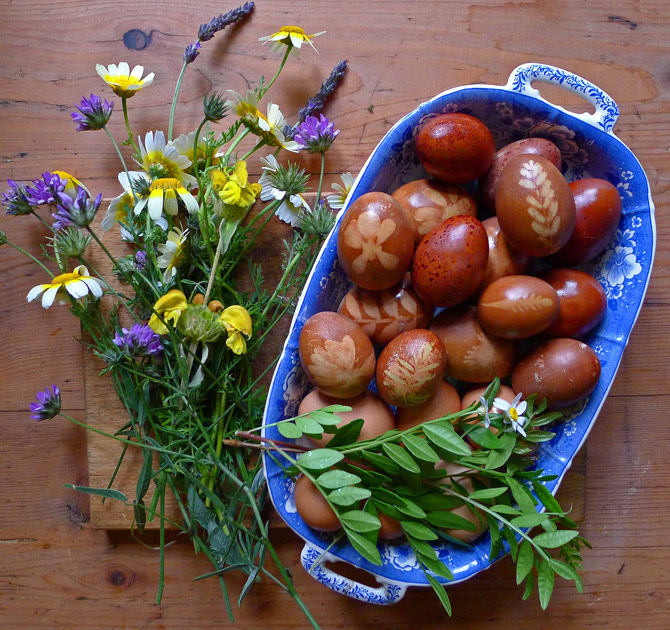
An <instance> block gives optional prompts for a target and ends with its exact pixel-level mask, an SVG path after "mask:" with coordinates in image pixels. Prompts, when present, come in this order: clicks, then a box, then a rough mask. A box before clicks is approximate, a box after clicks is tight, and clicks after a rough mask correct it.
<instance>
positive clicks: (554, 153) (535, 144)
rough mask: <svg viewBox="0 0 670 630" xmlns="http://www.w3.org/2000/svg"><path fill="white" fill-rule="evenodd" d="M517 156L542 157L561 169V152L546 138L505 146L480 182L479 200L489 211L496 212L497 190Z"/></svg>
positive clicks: (495, 156)
mask: <svg viewBox="0 0 670 630" xmlns="http://www.w3.org/2000/svg"><path fill="white" fill-rule="evenodd" d="M517 155H541V156H542V157H545V158H547V159H548V160H549V161H550V162H551V163H552V164H553V165H554V166H555V167H556V168H557V169H559V170H560V168H561V152H560V151H559V149H558V147H557V146H556V145H555V144H554V143H553V142H551V141H550V140H547V139H546V138H524V139H523V140H517V141H516V142H512V143H511V144H508V145H505V146H504V147H503V148H502V149H500V150H499V151H496V153H495V155H494V156H493V164H491V168H490V169H489V170H488V172H487V173H486V175H484V177H482V178H481V179H480V180H479V182H478V186H477V187H478V190H479V198H480V200H481V202H482V203H483V204H484V207H485V208H487V209H488V210H491V211H495V197H496V189H497V188H498V181H499V180H500V174H501V173H502V171H503V169H504V168H505V166H507V162H509V161H510V160H511V159H512V158H513V157H516V156H517Z"/></svg>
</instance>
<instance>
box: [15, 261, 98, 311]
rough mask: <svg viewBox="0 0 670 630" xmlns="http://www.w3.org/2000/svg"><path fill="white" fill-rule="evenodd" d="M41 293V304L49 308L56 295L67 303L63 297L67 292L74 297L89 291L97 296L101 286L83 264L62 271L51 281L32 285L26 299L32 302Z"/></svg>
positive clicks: (86, 293)
mask: <svg viewBox="0 0 670 630" xmlns="http://www.w3.org/2000/svg"><path fill="white" fill-rule="evenodd" d="M42 293H43V294H44V295H42V306H43V307H44V308H49V307H50V306H51V305H52V304H53V303H54V300H55V299H56V296H58V298H59V302H60V303H61V304H67V300H66V299H65V296H66V294H67V293H69V294H70V295H71V296H72V297H73V298H75V299H80V298H83V297H86V296H87V295H88V294H89V293H90V294H92V295H93V296H94V297H96V298H99V297H101V296H102V287H101V286H100V283H99V282H98V281H97V280H96V279H95V278H93V277H92V276H89V275H88V269H87V268H86V267H85V266H84V265H79V266H78V267H75V268H74V269H73V271H72V272H71V273H63V274H61V275H59V276H56V277H55V278H53V279H52V280H51V282H48V283H46V284H39V285H37V286H36V287H33V288H32V289H30V292H29V293H28V295H27V296H26V299H27V300H28V302H32V301H33V300H34V299H35V298H36V297H37V296H38V295H40V294H42Z"/></svg>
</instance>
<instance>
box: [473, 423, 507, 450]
mask: <svg viewBox="0 0 670 630" xmlns="http://www.w3.org/2000/svg"><path fill="white" fill-rule="evenodd" d="M468 437H469V438H470V439H471V440H472V441H473V442H476V443H477V444H479V445H480V446H483V447H484V448H492V449H501V448H502V447H503V445H502V444H501V443H500V440H499V439H498V438H497V437H496V436H495V434H494V433H493V431H491V429H487V428H486V427H476V428H475V429H473V430H472V431H470V433H468Z"/></svg>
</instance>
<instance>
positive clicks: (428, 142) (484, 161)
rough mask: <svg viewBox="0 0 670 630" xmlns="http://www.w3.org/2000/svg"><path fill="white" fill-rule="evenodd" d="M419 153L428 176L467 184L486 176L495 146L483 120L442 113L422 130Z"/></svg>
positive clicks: (417, 140)
mask: <svg viewBox="0 0 670 630" xmlns="http://www.w3.org/2000/svg"><path fill="white" fill-rule="evenodd" d="M416 153H417V156H418V157H419V160H421V164H423V167H424V168H425V169H426V171H427V172H428V174H429V175H432V176H433V177H438V178H439V179H442V180H444V181H446V182H450V183H452V184H464V183H465V182H469V181H472V180H473V179H477V178H478V177H480V176H481V175H483V174H484V173H486V171H487V170H488V169H489V167H490V166H491V162H493V154H494V153H495V144H494V142H493V136H492V135H491V132H490V131H489V129H488V127H487V126H486V125H485V124H484V123H483V122H482V121H481V120H478V119H477V118H474V117H472V116H468V115H467V114H440V115H438V116H435V117H434V118H430V119H429V120H428V121H426V123H425V124H424V125H423V126H422V127H421V129H419V132H418V133H417V136H416Z"/></svg>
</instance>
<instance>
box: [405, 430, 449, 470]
mask: <svg viewBox="0 0 670 630" xmlns="http://www.w3.org/2000/svg"><path fill="white" fill-rule="evenodd" d="M402 441H403V443H404V444H405V446H406V447H407V450H408V451H409V452H410V453H411V454H412V455H414V457H416V458H417V459H421V460H423V461H424V462H430V463H432V464H436V463H437V462H439V461H440V456H439V455H438V454H437V453H436V452H435V451H434V450H433V449H432V448H431V446H430V444H428V442H427V441H426V440H424V439H423V438H420V437H419V436H417V435H405V436H403V438H402Z"/></svg>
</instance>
